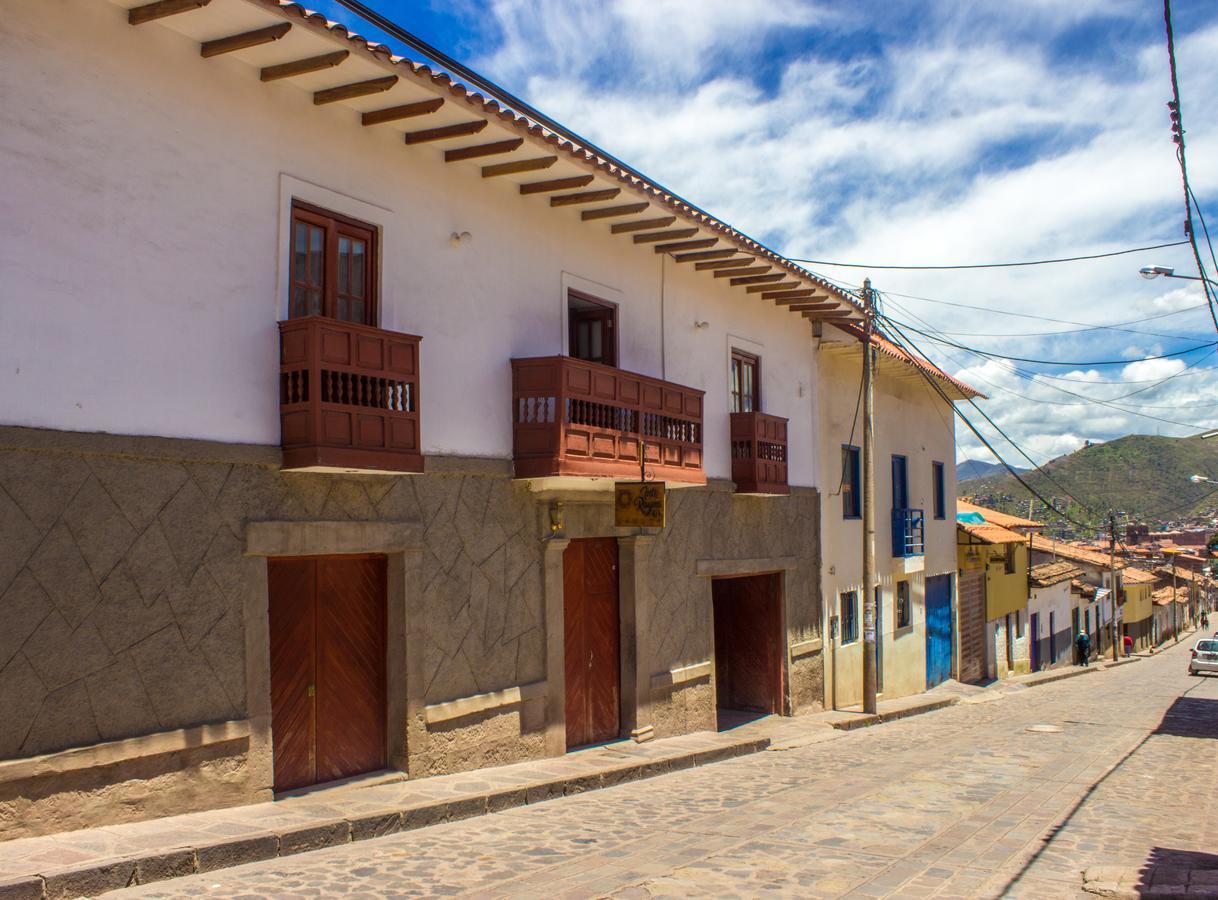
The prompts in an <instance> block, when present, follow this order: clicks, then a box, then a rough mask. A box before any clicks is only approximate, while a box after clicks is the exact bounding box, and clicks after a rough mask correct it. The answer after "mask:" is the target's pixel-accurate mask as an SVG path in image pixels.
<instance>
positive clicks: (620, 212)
mask: <svg viewBox="0 0 1218 900" xmlns="http://www.w3.org/2000/svg"><path fill="white" fill-rule="evenodd" d="M649 206H651V204H650V203H648V202H647V201H646V200H643V201H641V202H639V203H625V204H623V205H621V206H606V207H604V208H602V209H585V210H584V211H583V212H581V213H580V214H579V217H580V219H581V220H582V221H584V222H590V221H592V220H593V219H613V218H616V217H617V216H633V215H634V214H635V213H641V212H642V211H643V210H645V209H646V208H647V207H649Z"/></svg>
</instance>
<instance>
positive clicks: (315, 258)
mask: <svg viewBox="0 0 1218 900" xmlns="http://www.w3.org/2000/svg"><path fill="white" fill-rule="evenodd" d="M325 242H326V233H325V232H324V231H322V230H321V229H320V228H316V227H310V228H309V279H308V280H309V283H310V284H321V283H322V277H321V265H322V261H323V260H324V259H325Z"/></svg>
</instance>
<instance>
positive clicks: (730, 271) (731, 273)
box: [704, 260, 773, 278]
mask: <svg viewBox="0 0 1218 900" xmlns="http://www.w3.org/2000/svg"><path fill="white" fill-rule="evenodd" d="M747 261H748V262H752V260H747ZM704 265H705V264H704ZM771 268H773V266H755V267H753V268H751V269H741V268H739V267H736V268H733V267H730V266H729V267H728V268H720V269H719V271H718V272H716V273H715V277H716V278H734V277H736V276H739V275H764V274H765V273H766V272H768V271H770V269H771Z"/></svg>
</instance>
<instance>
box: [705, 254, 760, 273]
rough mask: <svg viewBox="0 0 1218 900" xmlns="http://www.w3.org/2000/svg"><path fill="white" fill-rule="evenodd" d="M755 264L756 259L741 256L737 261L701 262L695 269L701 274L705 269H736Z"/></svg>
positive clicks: (713, 260) (715, 260) (714, 260)
mask: <svg viewBox="0 0 1218 900" xmlns="http://www.w3.org/2000/svg"><path fill="white" fill-rule="evenodd" d="M755 262H757V259H756V257H753V256H740V257H737V258H736V259H712V260H708V261H707V262H700V263H698V264H697V265H696V266H694V268H695V269H697V270H698V271H699V272H700V271H702V270H703V269H735V268H737V267H739V266H747V265H749V264H751V263H755ZM733 274H734V273H733Z"/></svg>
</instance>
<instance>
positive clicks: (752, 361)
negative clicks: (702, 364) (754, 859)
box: [727, 347, 761, 413]
mask: <svg viewBox="0 0 1218 900" xmlns="http://www.w3.org/2000/svg"><path fill="white" fill-rule="evenodd" d="M737 366H739V372H740V374H741V375H742V376H743V374H744V369H745V367H752V369H753V390H752V396H751V397H750V398H749V400H750V401H751V403H752V407H753V408H752V409H745V408H744V403H743V401H744V397H745V393H744V387H743V385H742V384H741V382H740V380H738V379H737V377H736V373H737ZM727 371H728V410H729V412H733V413H744V412H761V357H760V356H759V355H758V354H756V353H749V352H748V351H747V350H741V349H739V348H738V347H732V350H731V353H730V354H729V356H728V369H727ZM737 399H739V400H740V401H741V402H740V403H739V408H738V404H737Z"/></svg>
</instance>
